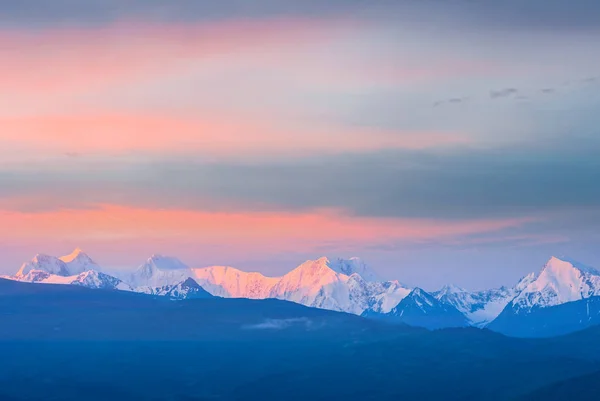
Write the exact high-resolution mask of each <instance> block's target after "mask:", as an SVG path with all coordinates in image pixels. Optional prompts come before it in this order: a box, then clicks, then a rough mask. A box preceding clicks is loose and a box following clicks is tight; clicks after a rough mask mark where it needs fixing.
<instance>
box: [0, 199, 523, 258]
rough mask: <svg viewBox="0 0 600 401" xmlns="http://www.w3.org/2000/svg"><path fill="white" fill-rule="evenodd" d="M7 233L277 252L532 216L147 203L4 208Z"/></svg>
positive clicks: (426, 235) (461, 229)
mask: <svg viewBox="0 0 600 401" xmlns="http://www.w3.org/2000/svg"><path fill="white" fill-rule="evenodd" d="M0 221H2V223H3V226H5V227H11V230H6V231H4V234H2V235H4V236H6V239H10V240H11V241H15V240H27V241H35V240H42V239H45V238H51V239H52V240H54V241H56V240H63V241H70V242H73V241H79V242H81V244H82V246H83V245H85V244H86V243H89V242H97V241H100V242H102V241H109V242H112V241H114V242H119V241H127V240H140V241H156V240H163V241H165V242H170V243H173V242H178V241H183V242H186V243H193V242H196V243H198V244H206V243H212V244H224V245H230V246H232V247H242V248H243V247H244V246H252V247H255V246H260V247H263V248H267V249H271V250H272V251H276V250H286V249H294V248H297V247H298V244H304V245H305V246H318V245H319V244H323V243H326V242H331V241H335V242H342V243H344V242H345V243H364V244H368V243H379V242H389V241H393V240H407V241H423V240H431V239H437V238H444V237H452V236H460V235H467V234H475V233H483V232H491V231H498V230H502V229H506V228H510V227H517V226H520V225H523V224H526V223H528V222H530V221H531V219H526V218H521V219H504V220H476V221H455V222H449V221H436V220H424V219H378V218H360V217H350V216H346V215H343V214H340V213H337V212H335V211H332V210H323V211H319V212H310V213H210V212H202V211H198V212H196V211H189V210H161V209H143V208H133V207H126V206H117V205H101V206H99V207H98V208H97V209H92V210H59V211H52V212H42V213H35V214H29V213H23V212H9V211H0Z"/></svg>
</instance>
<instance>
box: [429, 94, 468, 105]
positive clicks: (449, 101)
mask: <svg viewBox="0 0 600 401" xmlns="http://www.w3.org/2000/svg"><path fill="white" fill-rule="evenodd" d="M468 99H469V98H468V97H465V96H463V97H452V98H450V99H444V100H438V101H436V102H435V103H434V104H433V106H434V107H437V106H441V105H443V104H459V103H464V102H466V101H467V100H468Z"/></svg>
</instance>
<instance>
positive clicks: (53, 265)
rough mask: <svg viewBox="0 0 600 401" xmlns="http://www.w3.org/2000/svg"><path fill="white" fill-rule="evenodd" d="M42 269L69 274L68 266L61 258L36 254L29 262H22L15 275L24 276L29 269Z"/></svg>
mask: <svg viewBox="0 0 600 401" xmlns="http://www.w3.org/2000/svg"><path fill="white" fill-rule="evenodd" d="M33 270H36V271H44V272H46V273H49V274H56V275H58V276H70V275H71V274H70V272H69V267H68V266H67V264H66V263H65V262H63V261H62V260H60V259H58V258H55V257H54V256H49V255H44V254H38V255H36V256H35V257H34V258H33V259H31V260H30V261H29V262H25V263H23V265H22V266H21V268H20V269H19V270H18V271H17V274H16V276H17V277H25V276H26V275H27V274H29V273H30V272H31V271H33Z"/></svg>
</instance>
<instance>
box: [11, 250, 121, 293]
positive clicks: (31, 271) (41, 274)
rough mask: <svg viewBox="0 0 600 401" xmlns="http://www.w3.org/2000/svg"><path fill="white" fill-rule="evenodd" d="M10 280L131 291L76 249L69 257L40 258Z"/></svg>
mask: <svg viewBox="0 0 600 401" xmlns="http://www.w3.org/2000/svg"><path fill="white" fill-rule="evenodd" d="M7 278H9V279H13V280H18V281H25V282H30V283H44V284H71V285H80V286H83V287H88V288H96V289H98V288H102V289H116V290H126V291H131V290H132V288H131V287H130V286H129V285H128V284H125V283H124V282H123V281H122V280H120V279H118V278H116V277H113V276H111V275H108V274H105V273H102V272H101V271H100V266H98V264H96V262H94V261H93V260H92V259H91V258H90V257H89V256H88V255H87V254H85V253H84V252H83V251H82V250H81V249H75V250H74V251H73V252H72V253H70V254H69V255H66V256H61V257H59V258H56V257H54V256H49V255H36V256H35V257H34V258H33V259H32V260H31V261H29V262H26V263H23V265H22V266H21V268H20V269H19V270H18V271H17V273H16V274H15V275H14V276H12V277H7Z"/></svg>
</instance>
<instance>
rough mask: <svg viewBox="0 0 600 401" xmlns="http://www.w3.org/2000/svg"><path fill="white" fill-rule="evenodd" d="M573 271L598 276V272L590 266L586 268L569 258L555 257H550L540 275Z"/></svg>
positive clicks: (599, 273) (599, 272)
mask: <svg viewBox="0 0 600 401" xmlns="http://www.w3.org/2000/svg"><path fill="white" fill-rule="evenodd" d="M573 269H575V270H579V271H580V272H582V273H588V274H593V275H600V271H598V270H597V269H595V268H593V267H591V266H586V265H584V264H583V263H580V262H577V261H575V260H573V259H571V258H567V257H562V258H558V257H556V256H552V257H551V258H550V259H549V260H548V261H547V262H546V264H545V265H544V267H543V268H542V273H543V272H555V273H559V272H564V271H569V270H573Z"/></svg>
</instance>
